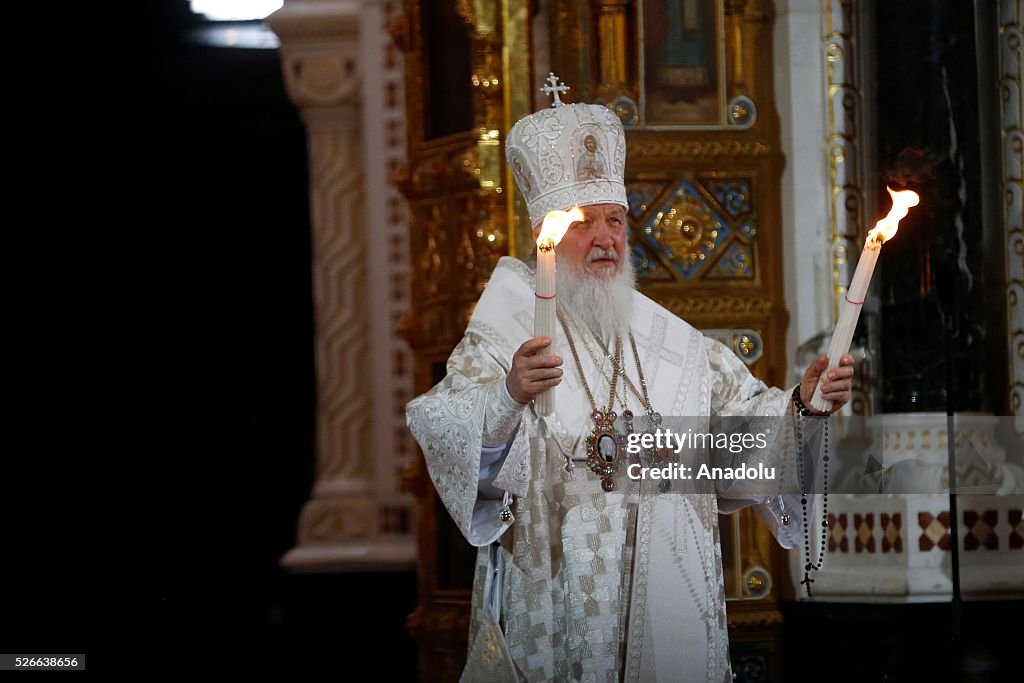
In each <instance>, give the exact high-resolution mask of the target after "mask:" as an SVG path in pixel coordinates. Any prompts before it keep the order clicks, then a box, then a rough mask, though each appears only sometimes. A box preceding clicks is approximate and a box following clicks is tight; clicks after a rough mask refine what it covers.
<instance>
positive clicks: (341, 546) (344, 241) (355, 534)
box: [268, 0, 415, 571]
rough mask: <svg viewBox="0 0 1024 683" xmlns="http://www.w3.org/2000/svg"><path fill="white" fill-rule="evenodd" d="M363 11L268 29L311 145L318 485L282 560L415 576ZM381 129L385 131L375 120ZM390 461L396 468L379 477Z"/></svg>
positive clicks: (298, 11) (326, 4) (313, 10)
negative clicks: (403, 515) (391, 365)
mask: <svg viewBox="0 0 1024 683" xmlns="http://www.w3.org/2000/svg"><path fill="white" fill-rule="evenodd" d="M364 4H366V3H363V2H357V1H354V0H348V1H346V0H320V1H312V0H305V1H303V0H297V1H292V2H286V3H285V5H284V7H283V8H282V9H280V10H278V11H277V12H275V13H274V14H273V15H271V17H270V18H269V19H268V23H269V24H270V26H271V28H272V29H273V30H274V32H275V33H277V35H278V36H279V37H280V39H281V57H282V67H283V71H284V80H285V84H286V87H287V90H288V94H289V96H290V97H291V99H292V100H293V101H294V102H295V104H296V105H297V106H298V107H299V108H300V109H301V112H302V116H303V119H304V121H305V124H306V129H307V132H308V137H309V143H308V148H309V174H310V209H311V218H312V228H313V289H314V299H315V315H316V329H315V335H316V340H315V344H316V348H315V355H316V375H317V414H316V424H317V427H316V429H317V432H316V483H315V484H314V486H313V492H312V493H313V495H312V498H311V500H309V501H308V502H307V503H306V505H305V507H304V508H303V510H302V513H301V516H300V519H299V527H298V534H297V536H298V538H297V545H296V547H295V548H294V549H292V550H291V551H289V552H288V553H287V554H286V555H285V556H284V557H283V558H282V560H281V562H282V564H283V565H284V566H285V567H287V568H289V569H293V570H300V571H301V570H305V571H309V570H338V569H352V568H400V567H411V566H412V565H413V562H414V558H415V546H414V543H413V539H412V537H411V536H410V534H409V529H410V528H411V524H407V525H406V531H405V533H389V532H390V531H391V530H393V529H394V528H395V525H394V524H393V523H392V521H391V517H392V512H391V508H392V507H393V506H394V505H395V504H396V502H397V501H396V492H397V481H396V476H395V471H396V470H397V465H395V461H396V452H395V446H394V440H393V438H392V435H393V431H392V428H393V423H394V410H393V405H392V403H393V401H392V400H391V399H390V397H389V395H388V387H389V386H390V385H391V382H390V379H391V378H390V376H386V377H382V376H381V375H380V373H381V368H382V367H384V368H386V367H388V366H387V363H388V362H389V359H388V352H389V350H390V349H391V346H392V342H391V340H390V339H389V338H388V337H389V336H391V335H390V334H389V332H388V330H387V328H388V322H387V321H388V317H387V315H388V307H384V308H383V309H380V308H377V305H378V304H379V303H380V301H381V299H384V298H386V297H387V293H386V285H384V289H382V282H381V276H380V272H379V269H380V268H381V267H382V264H383V263H385V262H386V261H387V252H386V250H387V244H384V245H383V246H382V245H380V244H375V243H374V241H375V240H379V241H380V242H385V243H386V241H387V236H386V234H385V233H384V232H382V227H381V225H380V223H381V222H382V219H381V213H380V212H381V211H382V210H383V209H382V208H381V207H382V205H386V203H387V197H386V196H385V195H384V193H383V191H382V189H381V187H380V185H381V180H382V177H381V172H380V169H379V167H378V166H379V163H383V162H382V158H381V157H380V156H378V152H379V151H380V150H379V148H371V149H373V150H374V154H373V155H370V163H368V160H367V158H366V157H364V154H363V150H364V148H365V147H366V141H365V140H364V120H365V118H366V117H365V116H364V110H365V109H366V108H367V107H368V108H370V109H371V110H374V111H376V110H379V106H378V102H377V99H376V97H378V96H380V93H379V92H378V91H377V90H379V88H380V87H381V83H380V80H379V78H378V76H379V74H377V73H375V70H374V69H375V67H376V62H372V61H371V62H370V63H368V62H367V61H366V53H367V51H368V50H369V51H371V52H372V51H373V49H376V50H377V54H378V55H379V50H380V47H379V41H378V44H377V45H376V46H375V48H374V47H366V45H365V41H367V39H368V37H367V35H366V33H365V30H366V25H367V22H366V21H365V16H364ZM374 5H375V6H376V3H374ZM378 23H379V22H378ZM381 29H382V30H383V27H381ZM373 38H375V39H379V33H378V34H377V35H375V36H373ZM364 84H365V85H366V87H365V90H366V91H367V92H371V91H372V92H374V93H375V99H374V100H373V102H370V103H365V102H363V101H362V100H363V93H364ZM370 85H372V86H373V88H370V87H369V86H370ZM375 89H377V90H375ZM374 108H376V109H374ZM375 125H380V126H383V125H384V124H383V121H382V120H381V119H379V118H378V119H376V121H375ZM381 319H383V320H381ZM382 459H384V460H385V461H387V462H389V463H391V464H392V466H391V467H390V468H389V467H387V466H382V465H381V460H382ZM382 475H383V476H382ZM407 516H408V515H407Z"/></svg>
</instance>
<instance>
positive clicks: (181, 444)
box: [0, 0, 416, 680]
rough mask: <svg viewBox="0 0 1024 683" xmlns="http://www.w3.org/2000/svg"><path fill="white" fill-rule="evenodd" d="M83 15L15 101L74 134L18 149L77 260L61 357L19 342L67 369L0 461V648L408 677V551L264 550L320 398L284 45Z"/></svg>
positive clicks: (296, 489)
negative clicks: (380, 559) (0, 531)
mask: <svg viewBox="0 0 1024 683" xmlns="http://www.w3.org/2000/svg"><path fill="white" fill-rule="evenodd" d="M84 4H86V5H94V3H84ZM101 12H102V14H101ZM78 13H80V16H72V15H71V14H67V15H65V16H64V21H62V22H61V24H60V25H59V26H56V27H54V28H52V30H49V31H48V32H47V33H46V35H45V36H42V35H34V36H33V37H34V38H35V39H36V40H41V41H44V42H45V50H47V51H49V53H50V54H51V55H52V56H54V57H56V58H57V59H58V65H57V66H55V67H54V68H53V71H52V73H50V74H48V75H42V74H37V75H35V76H33V77H32V79H30V80H32V81H33V83H34V84H35V85H36V87H37V88H38V89H39V91H46V92H45V93H43V92H36V91H33V92H32V94H31V96H30V95H28V94H27V93H26V94H25V96H24V98H25V101H26V103H27V104H30V105H32V114H31V115H32V117H33V118H35V119H37V121H36V122H37V123H39V124H40V128H41V129H42V130H50V131H59V132H60V134H61V135H62V136H63V133H64V131H65V130H66V131H68V135H67V136H66V139H61V140H59V141H55V142H56V143H57V144H55V145H54V148H53V149H52V150H47V151H46V152H43V151H41V150H30V152H29V154H28V155H27V158H28V159H30V160H35V161H36V162H37V163H38V164H39V170H38V172H30V171H29V170H28V167H25V170H24V174H25V176H27V177H28V178H30V179H31V181H32V182H31V184H32V185H33V186H36V189H37V190H42V191H41V192H39V195H40V196H39V197H36V196H33V197H31V198H29V197H27V196H26V197H25V198H24V201H25V204H26V205H27V206H30V207H32V208H33V210H34V211H35V212H38V213H39V214H40V215H47V216H50V215H51V213H52V216H53V217H52V218H48V219H47V220H46V221H44V222H43V225H42V228H46V229H39V230H38V231H37V232H38V238H39V242H40V245H41V248H44V247H45V246H46V244H47V243H50V244H56V243H58V242H61V243H62V246H64V247H66V253H65V254H63V258H62V263H63V260H66V261H67V266H68V268H67V270H62V273H67V279H66V281H62V282H61V284H60V286H59V287H55V288H54V289H55V290H59V292H60V296H61V299H60V302H61V305H60V306H56V305H54V303H53V301H52V300H51V301H50V303H48V304H47V303H45V302H44V304H43V305H40V306H39V311H41V312H42V315H41V316H40V317H44V318H51V319H53V320H52V324H53V328H54V329H55V330H56V329H59V330H60V332H59V335H60V336H59V339H60V341H59V342H54V346H55V347H56V348H55V349H53V350H51V349H47V351H48V352H52V351H56V353H57V356H54V355H51V354H50V353H48V357H47V361H46V362H47V365H46V366H43V365H40V364H35V363H25V365H27V366H28V367H29V368H30V370H32V371H33V372H35V370H36V368H42V367H46V368H47V370H48V371H49V365H51V364H52V365H54V367H56V363H58V362H60V363H61V366H60V367H59V368H58V369H55V370H53V371H52V374H53V375H54V377H53V378H52V380H53V383H51V382H50V381H46V382H44V381H40V379H41V378H39V377H36V378H33V383H34V384H35V385H36V386H37V387H38V389H39V392H40V394H42V396H41V400H42V401H43V402H36V401H33V400H30V399H29V398H28V396H27V395H26V397H25V398H24V400H23V401H20V402H21V403H24V406H25V409H26V412H35V413H37V414H40V415H42V416H43V419H42V422H43V424H42V425H40V428H41V431H39V430H33V431H32V432H31V433H32V434H33V435H34V438H35V439H39V438H43V439H45V440H46V447H45V448H43V449H40V450H39V456H38V457H33V456H32V455H31V452H30V453H29V455H28V456H26V457H23V458H16V460H17V461H18V464H19V466H21V465H22V464H23V465H24V467H25V470H26V472H25V473H24V475H25V476H23V477H17V478H16V477H9V478H7V481H6V482H5V483H6V484H7V487H5V488H8V489H9V490H8V495H7V496H6V500H5V503H6V505H5V508H8V509H9V510H10V514H7V515H5V516H6V518H7V522H6V524H5V528H6V529H8V530H9V533H8V540H9V542H10V546H9V548H8V549H7V551H6V552H4V553H3V554H2V555H0V558H2V560H3V562H2V564H3V566H4V569H3V577H4V585H5V588H6V590H5V596H4V600H3V604H0V652H5V653H19V652H20V653H51V654H56V653H72V652H73V653H82V652H85V653H87V655H88V668H89V669H90V670H121V671H125V672H138V673H144V672H149V671H169V670H173V671H182V672H184V671H195V670H196V669H197V668H198V667H199V665H203V666H204V667H209V668H212V669H215V670H223V671H229V670H245V671H249V672H256V671H259V672H261V673H266V672H277V673H283V674H291V673H296V672H299V671H303V670H306V671H313V670H315V671H318V672H322V673H323V675H325V676H337V677H339V678H342V679H344V680H358V679H357V678H354V677H353V671H357V670H360V671H367V674H366V679H367V680H369V679H371V678H373V679H377V678H381V677H383V678H385V679H388V680H414V679H415V677H416V674H415V667H416V662H415V649H414V646H413V642H412V640H411V638H410V637H409V636H408V635H407V634H406V631H405V627H404V622H405V618H406V616H407V615H408V614H409V613H411V612H412V610H413V609H414V607H415V577H414V573H413V572H411V571H409V572H393V573H369V572H366V573H333V574H289V573H286V572H284V571H283V570H282V569H281V568H280V567H279V566H278V562H279V560H280V558H281V556H282V555H283V554H284V553H285V552H286V551H288V550H289V549H290V548H292V547H293V546H294V541H295V530H296V525H297V521H298V515H299V512H300V510H301V508H302V505H303V503H304V502H305V501H306V500H307V499H308V497H309V495H310V490H311V486H312V484H313V481H314V431H313V428H314V422H313V420H314V409H315V383H314V377H315V376H314V368H313V302H312V280H311V264H310V258H311V256H310V223H309V220H310V219H309V208H308V202H309V194H308V172H307V167H306V164H307V152H306V138H305V130H304V127H303V124H302V121H301V119H300V116H299V113H298V111H297V109H296V108H295V106H294V105H293V104H292V103H291V102H290V101H289V100H288V98H287V96H286V94H285V92H284V86H283V80H282V75H281V66H280V59H279V55H278V52H277V51H276V50H247V49H229V48H215V47H208V46H203V45H199V44H197V43H195V42H192V41H190V40H189V39H188V35H189V31H190V29H192V28H194V27H195V26H196V25H197V23H198V21H199V19H198V18H197V17H194V16H193V15H191V12H190V10H189V3H188V2H187V1H186V0H160V1H159V2H146V3H128V4H127V6H124V7H117V8H106V9H104V8H97V7H78V8H76V14H78ZM18 25H19V26H25V27H51V26H53V22H52V21H48V18H47V17H45V16H36V17H32V18H31V20H29V19H26V20H25V22H24V23H19V24H18ZM38 52H39V49H38V48H37V49H36V50H35V51H31V52H27V53H26V54H29V55H36V54H37V53H38ZM37 94H38V95H39V96H40V99H39V100H36V99H35V96H36V95H37ZM43 94H45V95H46V98H47V101H46V104H45V105H42V104H41V101H42V95H43ZM52 137H53V135H52V134H51V135H48V136H47V135H44V136H42V139H43V140H47V139H49V138H52ZM41 144H42V143H40V145H41ZM56 183H60V185H56ZM54 187H68V188H69V190H68V191H67V192H66V193H65V192H64V191H63V190H62V191H60V192H56V193H51V192H50V191H51V190H53V189H54ZM58 216H59V217H58ZM57 226H60V228H61V229H63V230H66V233H62V234H61V235H60V236H57V235H55V234H51V233H49V232H48V231H47V229H49V228H54V229H56V227H57ZM64 234H66V235H67V236H68V239H67V240H66V241H63V239H64ZM50 270H53V269H52V268H50V269H49V270H47V271H46V272H49V271H50ZM37 272H38V271H37ZM42 279H43V278H41V277H40V276H39V275H38V274H37V276H36V277H35V278H33V279H32V280H29V281H28V282H29V283H34V282H37V281H40V280H42ZM29 286H35V285H31V284H30V285H29ZM40 294H42V295H43V297H44V298H48V297H49V296H50V292H49V291H46V292H43V291H42V289H41V288H40ZM71 300H73V301H74V303H75V304H76V307H78V306H80V310H76V312H75V313H74V314H73V315H72V314H70V313H65V312H64V310H63V304H64V303H67V302H68V301H71ZM72 318H73V323H71V319H72ZM69 323H71V324H69ZM69 328H71V329H69ZM69 332H70V333H71V335H72V340H71V341H68V333H69ZM55 338H58V337H55ZM122 373H123V376H122ZM57 438H59V439H60V440H61V442H62V443H61V444H60V445H57V444H56V442H55V441H54V439H57ZM64 441H67V442H68V443H67V444H66V445H65V444H64V443H63V442H64ZM33 443H34V442H33ZM12 489H13V490H12Z"/></svg>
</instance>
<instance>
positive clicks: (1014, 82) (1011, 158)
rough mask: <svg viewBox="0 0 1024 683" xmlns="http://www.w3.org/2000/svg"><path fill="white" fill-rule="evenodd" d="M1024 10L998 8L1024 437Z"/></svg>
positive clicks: (1013, 369) (1012, 342)
mask: <svg viewBox="0 0 1024 683" xmlns="http://www.w3.org/2000/svg"><path fill="white" fill-rule="evenodd" d="M1022 15H1024V10H1022V8H1021V3H1020V0H1000V2H999V43H1000V50H999V74H1000V82H999V90H1000V94H1001V96H1002V97H1001V99H1002V106H1001V107H1000V117H1001V128H1002V133H1003V135H1002V138H1003V164H1002V189H1003V197H1004V202H1003V225H1004V226H1005V229H1006V302H1007V307H1006V315H1007V332H1008V333H1009V339H1008V342H1009V348H1008V354H1007V356H1008V361H1009V365H1010V368H1009V380H1010V381H1009V384H1010V386H1009V391H1010V396H1009V399H1010V400H1009V404H1010V410H1011V411H1012V412H1013V414H1014V415H1016V417H1017V419H1016V420H1015V421H1014V422H1015V429H1016V431H1017V433H1018V434H1021V435H1024V130H1022V128H1021V117H1022V116H1024V82H1022V78H1024V27H1022V25H1021V22H1022V21H1024V16H1022Z"/></svg>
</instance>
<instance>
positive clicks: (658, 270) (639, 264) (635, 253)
mask: <svg viewBox="0 0 1024 683" xmlns="http://www.w3.org/2000/svg"><path fill="white" fill-rule="evenodd" d="M630 242H633V240H632V239H631V240H630ZM629 257H630V258H631V259H632V260H633V271H634V272H635V273H636V277H637V279H638V280H647V281H659V280H660V281H668V282H671V281H672V279H673V278H672V274H671V273H669V272H668V271H667V270H665V266H663V265H662V264H661V261H659V260H658V259H656V258H655V257H654V255H653V254H651V252H650V251H648V250H647V248H646V247H644V246H642V245H640V244H633V247H632V249H631V250H630V252H629Z"/></svg>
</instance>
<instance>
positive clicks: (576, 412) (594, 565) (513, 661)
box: [407, 104, 853, 683]
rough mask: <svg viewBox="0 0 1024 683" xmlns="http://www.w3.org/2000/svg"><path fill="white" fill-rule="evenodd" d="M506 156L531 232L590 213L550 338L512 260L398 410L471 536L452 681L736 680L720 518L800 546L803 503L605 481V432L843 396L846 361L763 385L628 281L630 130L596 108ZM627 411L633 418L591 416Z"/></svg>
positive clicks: (566, 241)
mask: <svg viewBox="0 0 1024 683" xmlns="http://www.w3.org/2000/svg"><path fill="white" fill-rule="evenodd" d="M588 135H593V136H594V137H595V138H596V139H597V140H598V141H599V144H600V146H601V147H602V148H603V149H607V150H615V152H614V155H613V156H612V158H611V161H610V163H609V164H608V165H607V167H606V169H605V173H606V175H600V176H596V177H591V176H588V177H583V178H578V177H577V176H576V174H575V173H574V171H575V168H576V165H575V164H574V163H573V157H574V155H575V154H576V152H575V150H579V149H581V145H580V142H581V140H583V139H585V137H586V136H588ZM506 157H507V160H508V162H509V164H510V166H511V168H512V169H513V173H514V175H515V178H516V183H517V185H518V186H519V188H520V190H521V191H522V192H523V194H524V196H525V197H526V200H527V205H528V208H529V212H530V217H531V219H532V222H533V224H534V231H535V236H536V234H537V231H538V230H539V228H540V225H541V221H542V220H543V218H544V216H545V215H546V214H547V213H548V212H549V211H552V210H556V209H557V210H567V209H569V208H570V207H572V206H580V207H581V208H582V211H583V215H584V219H583V220H582V221H579V222H576V223H573V224H572V225H571V226H570V227H569V229H568V231H567V232H566V234H565V236H564V237H563V238H562V240H561V242H560V243H559V244H558V246H557V249H556V255H557V262H558V269H557V297H558V298H557V308H558V314H559V322H560V328H559V334H557V335H556V339H554V340H552V339H550V338H532V336H533V335H532V330H533V311H534V270H533V268H532V267H531V266H530V265H528V264H527V263H524V262H522V261H520V260H518V259H514V258H510V257H505V258H503V259H501V260H500V261H499V263H498V264H497V267H496V268H495V270H494V273H493V275H492V277H491V279H490V281H489V283H488V286H487V288H486V290H485V291H484V293H483V295H482V296H481V298H480V300H479V302H478V303H477V305H476V307H475V309H474V313H473V316H472V318H471V320H470V321H469V324H468V327H467V329H466V333H465V336H464V337H463V339H462V340H461V342H460V343H459V345H458V346H457V347H456V349H455V350H454V352H453V353H452V355H451V357H450V358H449V360H448V374H447V376H446V377H445V379H444V380H443V381H441V382H440V383H439V384H438V385H437V386H435V387H434V388H433V389H431V390H430V391H429V392H427V393H426V394H424V395H422V396H419V397H417V398H416V399H414V400H413V401H411V402H410V403H409V405H408V407H407V420H408V424H409V427H410V429H411V431H412V433H413V435H414V436H415V438H416V440H417V441H418V442H419V444H420V446H421V447H422V449H423V453H424V457H425V458H426V464H427V469H428V471H429V473H430V477H431V479H432V481H433V483H434V485H435V488H436V489H437V491H438V494H439V495H440V496H441V499H442V500H443V501H444V504H445V506H446V507H447V509H448V511H449V513H450V514H451V516H452V518H453V520H454V521H455V523H456V525H457V526H458V528H459V529H460V530H461V531H462V533H463V534H464V535H465V537H466V539H467V541H468V542H469V543H471V544H473V545H474V546H477V547H478V548H479V553H478V562H477V572H476V579H475V583H474V591H473V604H472V610H473V615H472V620H471V628H470V634H469V643H470V646H469V653H468V658H467V664H466V669H465V671H464V673H463V680H465V681H483V680H508V681H516V680H526V681H553V680H558V681H570V680H571V681H597V682H600V683H617V682H618V681H623V680H624V681H698V680H700V681H715V682H716V683H725V682H727V681H731V680H732V677H731V670H730V664H729V653H728V630H727V622H726V604H725V595H724V585H723V574H722V560H721V547H720V543H719V536H718V515H719V513H730V512H735V511H736V510H738V509H740V508H742V507H744V506H746V505H756V506H757V509H758V511H759V513H760V514H761V517H762V519H764V520H765V522H766V523H767V524H768V526H769V528H770V529H771V530H772V532H773V533H774V534H775V536H776V538H777V539H778V540H779V542H780V543H781V544H782V545H783V546H785V547H793V546H795V545H798V544H799V542H800V536H801V533H802V531H801V530H802V526H801V521H802V517H801V515H802V514H803V512H804V511H803V510H802V509H801V506H800V504H799V503H798V504H796V505H794V503H793V499H792V498H791V497H787V496H785V495H782V494H780V495H774V496H751V495H744V494H743V492H742V491H738V490H737V489H735V488H733V487H729V486H725V485H716V486H714V488H712V489H710V492H709V493H675V492H671V493H668V492H664V489H660V490H661V491H663V494H661V495H641V494H638V493H637V491H636V489H635V488H631V487H629V486H623V485H620V486H616V485H615V483H614V479H613V477H612V475H613V474H615V473H618V472H619V471H621V470H622V469H624V468H620V467H618V466H619V464H620V461H625V460H626V457H625V452H624V451H625V449H624V448H619V449H618V451H616V449H615V448H614V447H613V446H612V443H614V442H613V441H610V440H608V439H610V438H616V437H617V436H620V432H619V431H617V430H619V429H625V431H629V432H631V431H632V430H633V421H634V420H636V422H637V423H638V424H639V425H640V426H641V428H643V427H646V428H648V429H653V428H655V427H657V425H658V424H659V423H660V421H661V415H662V414H664V415H666V416H669V415H672V416H702V417H704V418H710V417H712V416H716V415H756V416H765V415H772V416H776V419H778V420H780V421H781V420H788V421H790V422H794V423H795V422H796V421H797V420H799V419H800V417H799V414H798V413H799V412H800V411H804V412H803V414H806V411H807V408H806V407H805V405H806V404H810V399H811V396H812V394H813V391H814V388H815V386H816V385H817V384H818V382H819V380H820V381H821V382H822V390H823V395H824V397H825V398H826V399H829V400H832V401H833V406H834V409H838V408H840V407H841V406H842V405H843V404H845V403H846V402H847V401H848V400H849V398H850V386H851V377H852V376H853V368H852V367H850V366H851V365H852V362H853V360H852V358H851V357H849V356H844V357H843V362H842V365H841V366H840V367H838V368H836V369H835V370H833V371H831V372H830V373H829V377H827V378H823V377H820V375H821V374H822V372H823V371H824V370H825V368H826V367H827V358H825V357H822V358H820V359H818V361H817V362H815V363H814V364H813V365H812V366H811V367H810V368H809V369H808V370H807V372H806V374H805V375H804V377H803V380H802V382H801V384H800V385H799V387H794V388H791V390H788V391H786V390H781V389H770V388H768V387H767V386H765V385H764V384H763V383H762V382H760V381H759V380H757V379H755V378H754V377H753V376H751V374H750V373H749V371H748V370H747V368H746V366H745V365H744V364H743V363H742V361H740V360H739V358H737V357H736V356H735V355H734V354H733V353H732V352H731V351H730V350H729V349H728V348H726V347H725V346H724V345H722V344H721V343H720V342H717V341H714V340H711V339H709V338H707V337H704V336H703V335H702V334H701V333H700V332H699V331H698V330H696V329H694V328H693V327H691V326H690V325H688V324H687V323H686V322H684V321H683V320H681V319H679V318H678V317H676V316H675V315H673V314H672V313H670V312H669V311H667V310H666V309H664V308H662V307H661V306H659V305H658V304H656V303H655V302H654V301H652V300H650V299H648V298H647V297H645V296H643V295H642V294H640V293H639V292H637V291H636V289H635V286H634V276H633V268H632V264H631V261H630V259H629V256H628V252H627V245H626V208H627V202H626V191H625V185H624V183H623V173H624V170H625V133H624V131H623V128H622V125H621V124H620V122H619V120H618V119H617V118H616V117H615V116H614V114H613V113H612V112H611V111H610V110H608V109H607V108H605V107H600V106H597V105H585V104H573V105H564V106H555V107H552V108H550V109H545V110H542V111H540V112H536V113H534V114H531V115H529V116H527V117H525V118H524V119H522V120H521V121H519V122H518V123H517V124H516V125H515V126H514V127H513V129H512V130H511V131H510V133H509V135H508V138H507V141H506ZM556 387H557V390H556V392H555V394H556V397H555V404H556V410H555V414H554V415H552V416H550V417H546V416H545V417H544V418H543V419H541V416H539V415H537V414H536V411H535V409H534V407H533V405H532V402H533V399H535V398H536V397H537V396H538V395H539V394H541V393H542V392H544V391H547V390H550V389H554V388H556ZM620 410H621V412H619V413H618V415H617V416H613V418H614V417H621V419H626V418H627V416H628V422H627V427H626V428H621V427H613V426H610V423H609V422H607V421H606V422H602V420H606V418H607V417H608V415H609V414H610V413H614V412H616V411H620ZM621 419H620V422H621ZM602 438H603V439H606V441H605V442H604V443H599V442H600V440H601V439H602ZM618 443H620V444H621V443H623V442H622V441H621V440H620V441H619V442H618ZM787 443H788V442H787ZM768 451H769V454H768V457H769V459H771V462H772V463H777V464H779V465H780V466H781V467H783V468H784V467H786V466H787V464H788V465H791V464H792V463H788V461H787V458H788V459H790V460H791V459H792V458H794V457H795V456H794V451H793V450H792V449H791V448H790V447H789V446H785V447H780V446H778V444H775V445H773V447H771V448H769V449H768ZM609 460H611V461H612V462H609Z"/></svg>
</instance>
